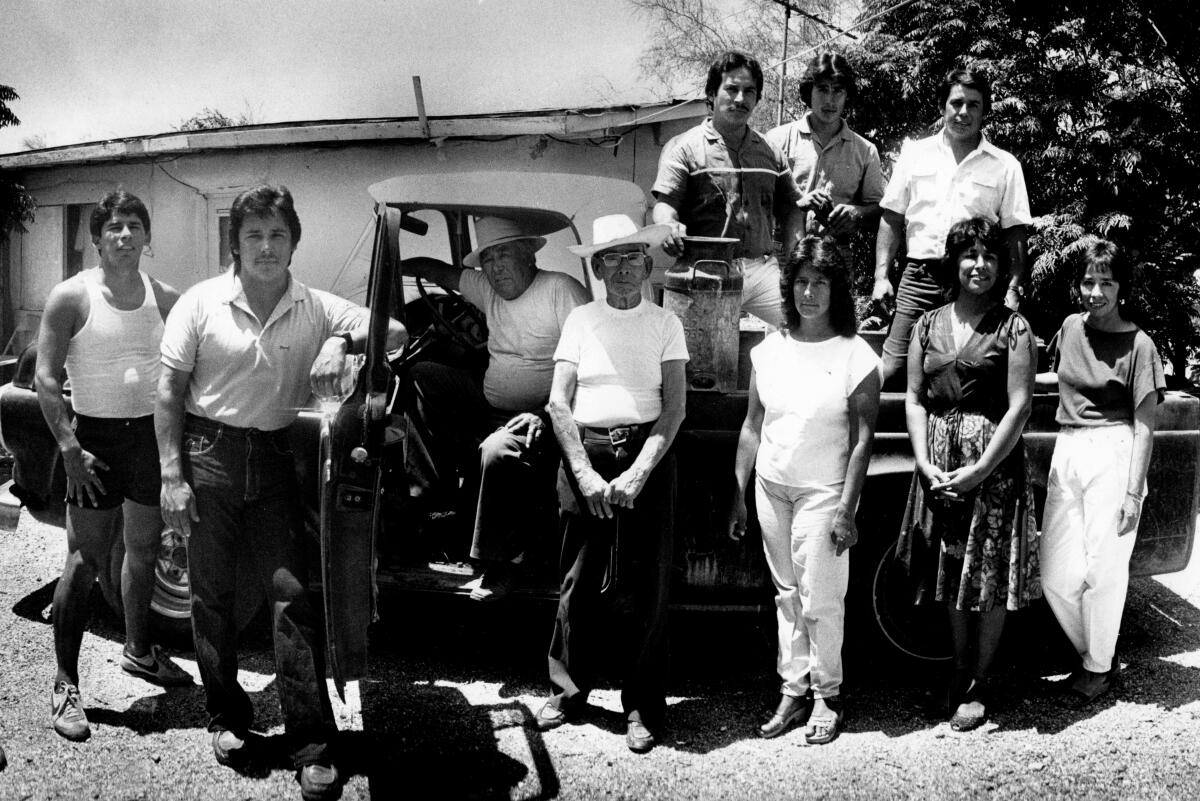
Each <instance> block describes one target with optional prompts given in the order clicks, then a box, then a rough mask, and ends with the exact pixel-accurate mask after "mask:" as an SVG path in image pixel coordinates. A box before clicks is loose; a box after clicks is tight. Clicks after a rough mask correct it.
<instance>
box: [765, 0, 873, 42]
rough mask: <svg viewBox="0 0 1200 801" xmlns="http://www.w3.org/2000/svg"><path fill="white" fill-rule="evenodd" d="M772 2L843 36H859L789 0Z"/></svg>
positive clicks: (772, 0) (773, 0)
mask: <svg viewBox="0 0 1200 801" xmlns="http://www.w3.org/2000/svg"><path fill="white" fill-rule="evenodd" d="M771 2H772V3H774V4H775V5H777V6H783V7H784V8H786V9H787V10H788V11H790V12H792V13H793V14H797V15H799V16H801V17H806V18H808V19H811V20H812V21H813V22H816V23H819V24H821V25H824V26H825V27H826V28H829V29H831V30H835V31H837V32H838V33H840V34H842V35H843V36H849V37H850V38H851V39H857V38H858V37H857V36H855V35H854V34H852V33H850V31H848V30H846V29H845V28H839V27H838V26H837V25H834V24H833V23H832V22H829V21H828V20H825V19H822V18H821V17H818V16H817V15H816V14H813V13H810V12H808V11H805V10H804V9H802V8H800V6H798V5H795V4H794V3H791V2H789V1H788V0H771Z"/></svg>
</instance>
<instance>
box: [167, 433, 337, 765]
mask: <svg viewBox="0 0 1200 801" xmlns="http://www.w3.org/2000/svg"><path fill="white" fill-rule="evenodd" d="M183 469H184V477H185V479H186V480H187V481H188V483H189V484H190V485H191V487H192V492H193V493H194V494H195V498H196V511H197V513H198V514H199V516H200V520H199V521H198V522H194V523H192V536H191V537H190V538H189V540H188V567H189V579H190V581H191V587H192V633H193V636H194V638H195V643H196V661H197V663H198V664H199V666H200V678H201V680H202V681H203V682H204V694H205V699H206V707H207V710H208V714H209V724H208V728H209V731H220V730H222V729H229V730H230V731H233V732H235V733H237V734H239V735H242V736H244V735H245V733H246V732H247V731H249V729H250V728H251V725H252V724H253V722H254V721H253V718H254V709H253V706H252V705H251V703H250V698H249V696H248V695H247V694H246V691H245V690H243V689H242V687H241V685H239V684H238V681H237V671H238V654H237V635H238V631H237V624H236V622H235V619H234V609H235V608H236V606H237V604H236V595H237V592H238V585H239V583H244V582H247V581H250V582H256V583H258V584H260V585H261V586H262V587H263V589H264V590H265V592H266V596H267V600H268V603H269V604H270V610H271V629H272V634H273V637H274V645H275V672H276V687H277V689H278V692H279V703H280V706H281V707H282V709H283V721H284V731H285V732H286V734H287V736H288V738H289V739H290V740H291V741H292V745H293V753H292V758H293V761H294V763H295V765H296V767H302V766H304V765H308V764H312V763H316V762H325V763H327V762H328V750H329V744H330V741H331V740H332V739H333V736H334V734H335V732H336V730H337V728H336V726H335V724H334V722H333V710H332V708H331V707H330V703H329V695H328V693H327V692H326V689H325V645H324V642H323V638H322V636H321V633H322V628H321V616H320V607H319V605H318V604H316V603H314V601H313V599H312V598H310V597H309V592H308V588H307V584H306V580H305V572H304V568H303V548H302V543H301V541H300V538H299V534H300V526H299V518H298V511H299V497H298V493H297V491H296V473H295V465H294V462H293V459H292V452H291V447H290V445H289V443H288V435H287V430H286V429H281V430H279V431H259V430H258V429H245V428H235V427H233V426H226V425H221V424H219V423H214V422H212V421H210V420H206V419H203V418H199V417H195V416H193V415H188V418H187V423H186V425H185V427H184V436H183Z"/></svg>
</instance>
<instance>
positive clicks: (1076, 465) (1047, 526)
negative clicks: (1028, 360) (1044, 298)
mask: <svg viewBox="0 0 1200 801" xmlns="http://www.w3.org/2000/svg"><path fill="white" fill-rule="evenodd" d="M1065 255H1066V256H1067V258H1068V260H1069V261H1070V262H1072V263H1073V266H1074V268H1075V274H1076V281H1077V283H1076V286H1078V288H1079V294H1080V299H1081V300H1082V303H1083V312H1081V313H1080V314H1075V315H1072V316H1070V317H1068V318H1067V319H1066V320H1065V321H1064V322H1063V325H1062V328H1060V329H1059V332H1058V334H1057V335H1056V336H1055V339H1054V341H1053V342H1052V343H1051V349H1052V352H1053V353H1054V365H1053V366H1054V372H1053V373H1043V374H1042V375H1040V376H1038V385H1039V386H1040V387H1044V388H1051V387H1053V386H1054V384H1055V383H1057V385H1058V391H1059V395H1058V413H1057V415H1056V419H1057V420H1058V423H1059V425H1060V426H1061V427H1062V428H1061V430H1060V431H1059V435H1058V439H1057V440H1056V441H1055V445H1054V457H1053V459H1052V460H1051V465H1050V476H1049V479H1048V480H1047V486H1046V512H1045V516H1044V518H1043V521H1042V532H1043V533H1042V586H1043V589H1044V591H1045V594H1046V600H1048V601H1049V602H1050V608H1051V609H1053V610H1054V615H1055V617H1057V618H1058V622H1059V625H1061V626H1062V628H1063V631H1064V632H1065V633H1066V635H1067V637H1068V638H1070V640H1071V643H1072V645H1074V646H1075V650H1076V651H1078V652H1079V655H1080V659H1081V664H1080V667H1079V669H1078V670H1076V671H1075V672H1074V674H1072V676H1071V678H1070V679H1069V680H1068V681H1067V682H1066V683H1065V685H1064V687H1065V695H1064V702H1065V703H1066V704H1067V705H1069V706H1083V705H1085V704H1088V703H1090V702H1091V701H1094V700H1095V699H1096V698H1097V697H1099V696H1100V695H1102V694H1104V693H1105V692H1107V691H1108V689H1109V687H1110V686H1111V684H1112V679H1113V677H1114V676H1115V675H1116V672H1117V669H1118V668H1117V664H1116V663H1115V662H1114V660H1113V653H1114V651H1115V649H1116V644H1117V633H1118V631H1119V630H1120V628H1121V612H1122V610H1123V608H1124V606H1125V593H1126V590H1127V589H1128V586H1129V557H1130V554H1132V552H1133V543H1134V540H1135V539H1136V532H1137V526H1138V519H1139V518H1140V517H1141V513H1142V500H1143V499H1144V498H1145V495H1146V470H1147V468H1148V467H1149V465H1150V450H1151V447H1152V446H1153V442H1154V414H1155V409H1156V408H1157V406H1158V403H1159V402H1160V401H1161V399H1162V391H1163V389H1164V388H1165V382H1164V380H1163V369H1162V360H1161V359H1160V358H1159V356H1158V352H1157V350H1156V349H1155V347H1154V342H1153V341H1151V339H1150V337H1149V336H1147V335H1146V333H1145V332H1144V331H1142V330H1141V329H1140V328H1138V327H1137V326H1136V325H1134V324H1133V323H1132V322H1130V321H1129V319H1128V318H1127V317H1126V315H1125V310H1124V305H1125V301H1126V299H1127V298H1128V297H1129V293H1130V289H1131V287H1132V279H1133V276H1132V270H1131V267H1130V265H1129V263H1128V261H1127V260H1126V258H1125V255H1124V253H1123V252H1122V250H1121V248H1120V247H1118V246H1117V245H1115V244H1113V243H1112V242H1109V241H1107V240H1104V239H1099V238H1097V237H1093V236H1089V237H1084V238H1083V239H1081V240H1080V241H1079V242H1076V243H1075V244H1074V245H1072V246H1071V248H1070V251H1069V252H1068V253H1067V254H1065Z"/></svg>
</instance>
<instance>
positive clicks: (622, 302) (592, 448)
mask: <svg viewBox="0 0 1200 801" xmlns="http://www.w3.org/2000/svg"><path fill="white" fill-rule="evenodd" d="M671 230H672V229H671V227H670V226H667V225H655V226H650V227H648V228H644V229H642V230H638V227H637V225H636V224H635V223H634V222H633V220H631V219H629V218H628V217H626V216H624V215H612V216H609V217H602V218H600V219H598V220H596V222H595V225H594V227H593V241H594V244H593V245H591V246H585V247H575V248H571V250H572V251H574V252H575V253H576V254H578V255H580V256H585V257H590V260H591V267H592V273H593V275H595V277H596V278H597V279H599V280H601V281H603V282H604V288H605V296H604V297H602V298H600V299H599V300H595V301H593V302H591V303H589V304H587V305H586V306H580V307H579V308H578V309H576V310H575V311H573V312H571V316H570V317H568V318H567V322H566V325H564V326H563V332H562V338H561V339H560V340H559V343H558V348H557V350H555V352H554V360H555V364H554V384H553V386H552V387H551V389H550V404H549V406H548V409H549V411H550V421H551V423H552V424H553V426H554V434H555V436H557V437H558V442H559V445H560V446H561V447H562V452H563V467H562V471H561V475H560V481H559V486H560V492H559V495H560V502H561V503H562V506H563V510H564V512H566V513H567V515H566V517H567V526H566V531H565V532H564V535H563V547H562V557H561V561H560V564H561V566H562V574H561V576H560V578H561V584H560V588H561V589H560V593H559V602H558V618H557V620H556V622H555V626H554V636H553V639H552V640H551V643H550V654H549V667H550V681H551V683H552V684H553V685H554V695H553V696H551V697H550V699H549V700H548V701H547V702H546V703H545V705H544V706H543V707H542V709H541V710H540V711H539V712H538V715H537V722H538V726H539V727H541V728H543V729H549V728H553V727H555V726H558V725H560V724H561V723H563V722H565V721H567V720H569V719H570V718H572V717H574V716H576V715H578V713H579V712H580V711H581V709H582V708H583V706H584V705H585V704H586V703H587V696H588V692H589V691H590V690H591V688H592V687H593V686H594V682H595V678H596V669H597V667H598V664H597V663H598V659H597V656H598V654H599V653H601V651H602V646H601V644H600V643H598V642H597V640H598V638H599V637H600V636H601V633H602V630H603V629H604V628H606V627H604V626H601V625H600V624H599V619H600V613H601V611H602V608H603V607H609V608H610V610H611V612H612V613H613V614H614V615H615V616H616V617H617V621H616V622H617V625H616V626H615V627H614V629H613V631H614V632H615V633H616V642H614V643H613V645H614V646H615V650H616V653H617V654H618V659H619V665H620V666H619V668H618V669H619V670H620V671H621V672H622V683H621V704H622V706H623V708H624V712H625V716H626V718H627V726H628V728H627V729H626V737H625V741H626V744H627V745H628V746H629V748H630V750H632V751H635V752H637V753H644V752H645V751H648V750H650V749H651V748H652V747H653V746H654V742H655V738H656V736H659V735H658V734H656V732H659V731H660V727H661V726H662V725H663V722H664V717H665V714H666V708H667V705H666V665H667V591H668V586H669V584H670V574H671V557H672V548H673V544H672V543H673V528H674V512H675V464H674V458H673V456H672V454H671V443H672V442H673V441H674V439H675V434H676V432H678V431H679V426H680V424H681V423H682V422H683V415H684V400H685V395H686V392H685V380H684V370H683V367H684V363H685V362H687V359H688V354H687V345H686V343H685V341H684V336H683V324H682V323H681V322H680V321H679V318H678V317H676V316H675V315H673V314H671V313H670V312H668V311H666V310H665V309H663V308H661V307H659V306H656V305H654V304H653V303H652V302H651V301H649V300H647V299H646V298H645V297H644V296H643V292H642V288H643V284H644V282H645V281H646V279H647V278H649V277H650V269H651V267H652V266H653V262H652V261H651V257H650V256H649V254H648V253H647V252H646V251H647V249H648V248H649V247H651V246H653V245H659V244H661V243H662V242H663V241H664V240H665V239H666V238H667V237H668V236H670V234H671Z"/></svg>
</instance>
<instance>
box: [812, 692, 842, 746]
mask: <svg viewBox="0 0 1200 801" xmlns="http://www.w3.org/2000/svg"><path fill="white" fill-rule="evenodd" d="M826 703H827V704H828V702H826ZM830 711H831V712H833V713H834V715H833V717H826V716H825V715H822V716H820V717H815V718H809V719H808V726H807V728H805V729H804V741H805V742H806V743H808V744H809V745H827V744H829V743H832V742H833V741H834V740H836V739H837V738H838V735H839V734H841V733H842V717H843V716H844V713H843V711H842V709H841V707H840V705H839V707H838V708H836V709H835V708H833V707H832V706H830Z"/></svg>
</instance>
